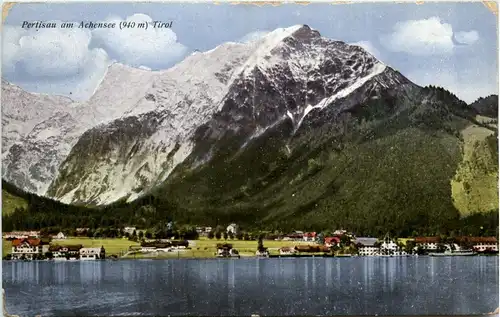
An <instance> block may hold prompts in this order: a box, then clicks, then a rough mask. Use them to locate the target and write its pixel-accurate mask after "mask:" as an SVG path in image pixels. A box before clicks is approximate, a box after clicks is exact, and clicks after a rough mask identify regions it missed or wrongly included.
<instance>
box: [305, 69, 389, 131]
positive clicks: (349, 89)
mask: <svg viewBox="0 0 500 317" xmlns="http://www.w3.org/2000/svg"><path fill="white" fill-rule="evenodd" d="M385 69H386V66H385V65H384V64H383V63H377V64H375V65H374V66H373V68H372V70H371V72H369V73H368V74H367V75H366V76H364V77H361V78H359V79H357V80H356V81H355V82H354V83H352V84H351V85H350V86H348V87H346V88H344V89H342V90H340V91H338V92H336V93H335V94H334V95H332V96H330V97H327V98H324V99H322V100H321V101H320V102H319V103H318V104H316V105H314V106H311V105H308V106H307V107H306V108H305V109H304V114H303V115H302V117H301V118H300V119H299V122H298V123H297V126H296V127H295V131H297V130H298V129H299V127H300V125H301V124H302V121H304V118H305V117H306V116H307V115H308V114H309V113H310V112H311V110H313V109H323V108H325V107H326V106H328V105H330V104H332V103H333V102H334V101H335V100H337V99H342V98H345V97H347V96H348V95H349V94H351V93H353V92H354V91H355V90H356V89H358V88H360V87H361V86H363V85H364V84H365V83H366V82H367V81H369V80H370V79H372V78H373V77H375V76H377V75H379V74H381V73H382V72H384V71H385Z"/></svg>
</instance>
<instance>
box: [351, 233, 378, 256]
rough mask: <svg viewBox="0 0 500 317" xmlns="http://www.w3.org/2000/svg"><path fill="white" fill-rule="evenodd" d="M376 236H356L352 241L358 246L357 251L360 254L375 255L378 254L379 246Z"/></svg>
mask: <svg viewBox="0 0 500 317" xmlns="http://www.w3.org/2000/svg"><path fill="white" fill-rule="evenodd" d="M377 242H378V239H377V238H362V237H361V238H356V240H354V243H355V244H356V246H357V248H358V253H359V255H361V256H376V255H379V254H380V248H379V246H378V245H377Z"/></svg>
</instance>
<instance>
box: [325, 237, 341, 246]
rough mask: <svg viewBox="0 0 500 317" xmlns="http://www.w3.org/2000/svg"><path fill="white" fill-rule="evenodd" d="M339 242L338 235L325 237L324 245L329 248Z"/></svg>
mask: <svg viewBox="0 0 500 317" xmlns="http://www.w3.org/2000/svg"><path fill="white" fill-rule="evenodd" d="M339 244H340V238H339V237H326V238H325V246H327V247H329V248H331V247H333V246H335V245H339Z"/></svg>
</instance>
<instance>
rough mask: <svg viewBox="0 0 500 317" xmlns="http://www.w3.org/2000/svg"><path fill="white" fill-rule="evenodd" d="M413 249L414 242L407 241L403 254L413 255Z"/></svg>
mask: <svg viewBox="0 0 500 317" xmlns="http://www.w3.org/2000/svg"><path fill="white" fill-rule="evenodd" d="M414 249H415V241H413V240H407V241H406V244H405V247H404V250H405V252H406V253H408V254H413V252H414Z"/></svg>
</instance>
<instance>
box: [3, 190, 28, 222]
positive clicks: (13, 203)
mask: <svg viewBox="0 0 500 317" xmlns="http://www.w3.org/2000/svg"><path fill="white" fill-rule="evenodd" d="M27 206H28V203H27V202H26V200H24V199H22V198H20V197H17V196H14V195H11V194H9V193H8V192H6V191H5V190H2V215H4V216H6V215H9V214H11V213H13V212H14V210H15V209H16V208H26V207H27Z"/></svg>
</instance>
